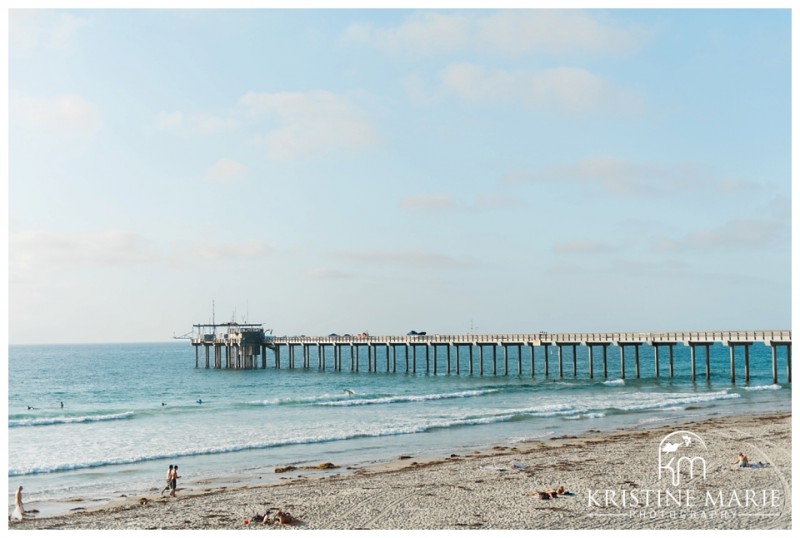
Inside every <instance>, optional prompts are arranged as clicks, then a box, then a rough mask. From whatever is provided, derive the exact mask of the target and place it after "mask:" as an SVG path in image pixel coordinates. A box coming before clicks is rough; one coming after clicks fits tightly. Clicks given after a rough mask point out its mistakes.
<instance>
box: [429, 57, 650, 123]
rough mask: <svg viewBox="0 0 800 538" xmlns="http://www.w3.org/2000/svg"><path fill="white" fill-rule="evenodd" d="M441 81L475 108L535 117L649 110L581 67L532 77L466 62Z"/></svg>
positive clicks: (447, 71)
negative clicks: (517, 110)
mask: <svg viewBox="0 0 800 538" xmlns="http://www.w3.org/2000/svg"><path fill="white" fill-rule="evenodd" d="M440 79H441V82H442V86H443V88H444V89H445V90H446V91H449V92H451V93H454V94H455V95H457V96H459V97H460V98H461V99H464V100H465V101H469V102H474V103H489V104H521V105H522V106H524V107H526V108H528V109H530V110H534V111H550V110H555V111H557V112H560V113H566V114H570V115H580V114H585V113H587V112H591V111H597V110H604V111H610V112H619V113H636V112H639V111H640V110H642V109H643V107H644V104H643V103H644V101H643V98H641V97H640V96H637V95H635V94H634V93H632V92H629V91H627V90H623V89H621V88H618V87H616V86H615V85H614V84H613V83H611V82H610V81H608V80H606V79H604V78H602V77H600V76H597V75H595V74H593V73H592V72H590V71H589V70H587V69H583V68H576V67H559V68H554V69H546V70H539V71H531V70H525V69H513V70H512V69H492V68H487V67H484V66H480V65H476V64H472V63H466V62H463V63H456V64H451V65H449V66H448V67H446V68H445V69H444V70H442V71H441V73H440Z"/></svg>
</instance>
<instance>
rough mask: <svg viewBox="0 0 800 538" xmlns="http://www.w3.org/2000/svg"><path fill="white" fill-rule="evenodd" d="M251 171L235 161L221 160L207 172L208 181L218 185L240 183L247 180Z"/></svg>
mask: <svg viewBox="0 0 800 538" xmlns="http://www.w3.org/2000/svg"><path fill="white" fill-rule="evenodd" d="M249 173H250V169H249V168H248V167H246V166H245V165H243V164H241V163H238V162H236V161H234V160H233V159H220V160H218V161H217V162H216V163H214V164H213V165H211V166H210V167H209V168H208V169H207V170H206V172H205V174H204V176H205V178H206V180H208V181H212V182H218V183H238V182H240V181H243V180H244V179H245V178H247V176H248V174H249Z"/></svg>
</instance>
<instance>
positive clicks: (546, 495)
mask: <svg viewBox="0 0 800 538" xmlns="http://www.w3.org/2000/svg"><path fill="white" fill-rule="evenodd" d="M530 495H538V496H539V498H540V499H542V500H543V501H545V500H548V499H558V497H559V495H570V496H572V495H575V494H574V493H572V492H571V491H568V490H567V488H565V487H564V486H563V485H561V486H558V488H556V489H546V490H544V491H537V492H536V493H531V494H530Z"/></svg>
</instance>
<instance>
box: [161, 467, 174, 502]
mask: <svg viewBox="0 0 800 538" xmlns="http://www.w3.org/2000/svg"><path fill="white" fill-rule="evenodd" d="M171 488H172V465H170V466H169V470H168V471H167V485H166V486H164V489H162V490H161V496H162V497H163V496H164V492H165V491H167V490H168V489H171Z"/></svg>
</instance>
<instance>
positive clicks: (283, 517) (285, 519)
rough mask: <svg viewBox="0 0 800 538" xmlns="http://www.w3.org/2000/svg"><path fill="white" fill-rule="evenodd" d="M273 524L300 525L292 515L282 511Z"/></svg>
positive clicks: (276, 515) (277, 513)
mask: <svg viewBox="0 0 800 538" xmlns="http://www.w3.org/2000/svg"><path fill="white" fill-rule="evenodd" d="M272 522H273V523H275V524H276V525H296V524H297V523H300V522H299V521H298V520H297V518H295V517H293V516H292V514H290V513H289V512H284V511H282V510H278V511H277V512H276V513H275V517H274V518H273V519H272Z"/></svg>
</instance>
